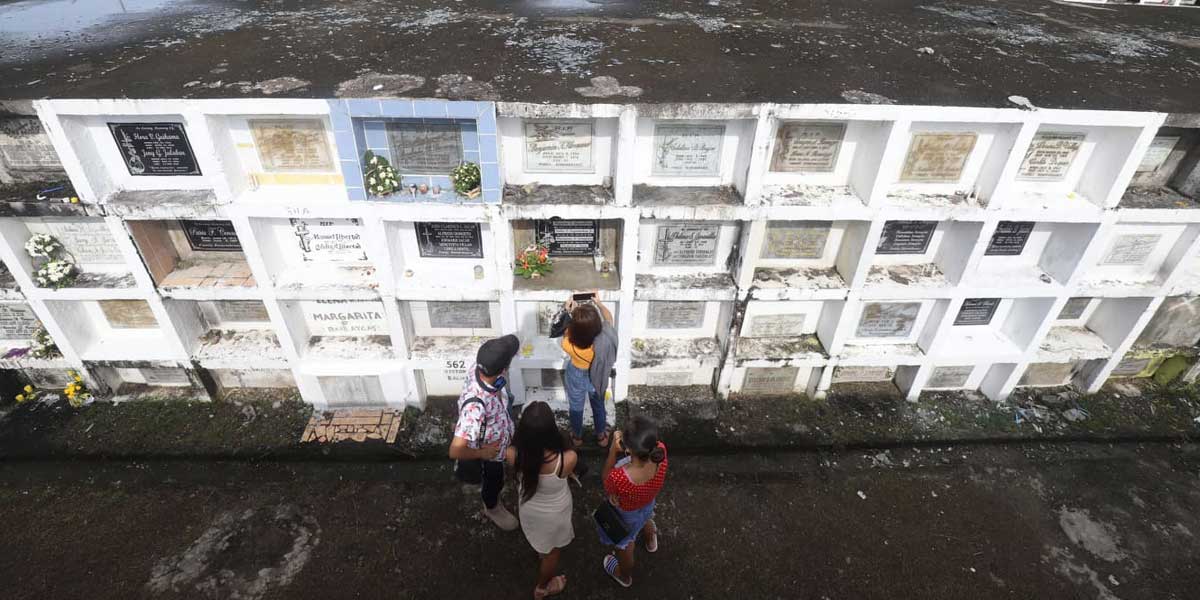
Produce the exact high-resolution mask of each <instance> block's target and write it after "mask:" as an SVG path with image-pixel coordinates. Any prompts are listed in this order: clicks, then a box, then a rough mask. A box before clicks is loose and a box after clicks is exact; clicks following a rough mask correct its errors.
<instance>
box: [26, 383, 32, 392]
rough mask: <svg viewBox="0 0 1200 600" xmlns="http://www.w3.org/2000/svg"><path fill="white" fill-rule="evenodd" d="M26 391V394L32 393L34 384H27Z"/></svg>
mask: <svg viewBox="0 0 1200 600" xmlns="http://www.w3.org/2000/svg"><path fill="white" fill-rule="evenodd" d="M25 393H26V394H32V393H33V386H32V385H27V386H25Z"/></svg>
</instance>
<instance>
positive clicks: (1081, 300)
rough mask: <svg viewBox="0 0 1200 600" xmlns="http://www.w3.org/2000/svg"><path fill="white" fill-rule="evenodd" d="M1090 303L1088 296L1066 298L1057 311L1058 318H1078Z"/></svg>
mask: <svg viewBox="0 0 1200 600" xmlns="http://www.w3.org/2000/svg"><path fill="white" fill-rule="evenodd" d="M1091 303H1092V299H1091V298H1090V297H1083V296H1079V297H1075V298H1071V299H1069V300H1067V303H1066V304H1064V305H1063V307H1062V310H1061V311H1059V312H1058V318H1059V319H1062V320H1067V319H1078V318H1079V317H1082V316H1083V312H1084V311H1086V310H1087V307H1088V306H1089V305H1090V304H1091Z"/></svg>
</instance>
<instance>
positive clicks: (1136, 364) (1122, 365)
mask: <svg viewBox="0 0 1200 600" xmlns="http://www.w3.org/2000/svg"><path fill="white" fill-rule="evenodd" d="M1149 366H1150V358H1149V357H1146V358H1138V357H1136V356H1126V357H1125V358H1122V359H1121V362H1119V363H1117V366H1115V367H1113V370H1112V373H1111V374H1109V377H1133V376H1134V375H1137V374H1138V373H1141V372H1142V371H1145V370H1146V367H1149Z"/></svg>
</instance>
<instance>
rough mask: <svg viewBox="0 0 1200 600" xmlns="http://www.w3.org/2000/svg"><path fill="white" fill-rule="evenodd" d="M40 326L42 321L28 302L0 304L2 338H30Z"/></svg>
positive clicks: (0, 338)
mask: <svg viewBox="0 0 1200 600" xmlns="http://www.w3.org/2000/svg"><path fill="white" fill-rule="evenodd" d="M40 326H41V322H40V321H38V318H37V315H34V314H33V309H32V308H29V305H28V304H25V303H21V302H5V303H3V304H0V340H28V339H29V338H31V337H33V333H34V332H35V331H37V330H38V327H40Z"/></svg>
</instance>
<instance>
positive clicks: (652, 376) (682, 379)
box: [646, 371, 692, 387]
mask: <svg viewBox="0 0 1200 600" xmlns="http://www.w3.org/2000/svg"><path fill="white" fill-rule="evenodd" d="M646 385H651V386H656V387H679V386H684V385H692V374H691V372H689V371H650V372H648V373H646Z"/></svg>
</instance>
